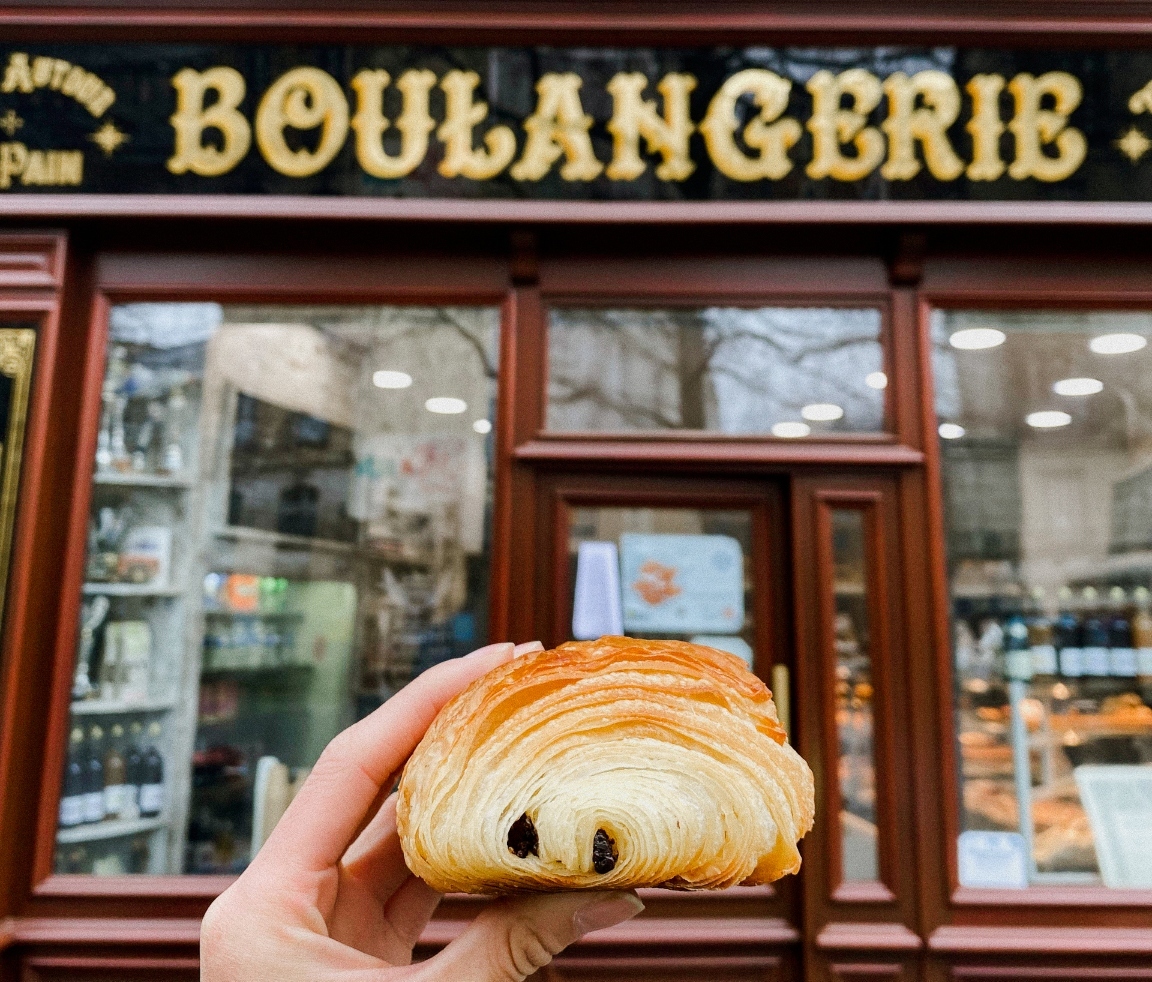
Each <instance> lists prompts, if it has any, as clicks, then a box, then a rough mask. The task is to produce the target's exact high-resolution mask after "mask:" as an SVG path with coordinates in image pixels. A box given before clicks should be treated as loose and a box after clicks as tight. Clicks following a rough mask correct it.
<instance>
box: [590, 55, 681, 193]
mask: <svg viewBox="0 0 1152 982" xmlns="http://www.w3.org/2000/svg"><path fill="white" fill-rule="evenodd" d="M647 86H648V79H647V78H646V77H645V76H644V75H642V74H641V73H640V72H619V73H617V74H616V75H614V76H613V77H612V79H611V81H609V83H608V86H607V88H608V92H609V93H610V94H611V96H612V119H611V120H609V122H608V132H609V133H611V134H612V140H613V144H612V162H611V163H610V164H609V165H608V169H607V171H605V173H606V174H607V175H608V177H610V178H611V179H612V180H614V181H631V180H634V179H635V178H637V177H639V176H640V175H641V174H643V173H644V170H645V166H646V165H645V163H644V161H643V160H641V159H640V138H641V137H643V138H644V140H645V142H646V143H647V145H648V152H649V153H658V154H660V156H661V157H663V158H664V159H663V161H662V162H661V163H660V164H658V165H657V166H656V176H657V177H658V178H660V180H662V181H683V180H684V179H685V178H686V177H688V175H689V174H691V173H692V171H694V170H695V169H696V165H695V164H693V163H692V160H691V158H690V157H689V156H688V139H689V137H691V136H692V130H693V129H694V127H693V126H692V117H691V116H690V115H689V109H688V96H689V94H690V93H691V92H692V90H693V89H694V88H696V79H695V78H693V77H692V76H691V75H678V74H676V73H674V72H673V73H669V74H668V75H665V76H664V78H662V79H661V80H660V84H659V85H658V86H656V88H657V90H658V91H659V93H660V95H661V96H663V97H664V115H663V116H661V115H660V114H659V113H658V112H657V111H656V104H655V103H654V102H649V101H648V100H647V99H645V98H644V89H645V88H647Z"/></svg>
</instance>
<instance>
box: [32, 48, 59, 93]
mask: <svg viewBox="0 0 1152 982" xmlns="http://www.w3.org/2000/svg"><path fill="white" fill-rule="evenodd" d="M55 67H56V59H55V58H48V57H46V56H44V55H41V56H40V57H38V58H33V59H32V81H33V82H34V83H35V84H36V88H38V89H42V88H44V87H45V86H46V85H47V84H48V83H49V82H51V81H52V71H53V69H54V68H55Z"/></svg>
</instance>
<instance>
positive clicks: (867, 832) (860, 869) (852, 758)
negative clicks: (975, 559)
mask: <svg viewBox="0 0 1152 982" xmlns="http://www.w3.org/2000/svg"><path fill="white" fill-rule="evenodd" d="M830 519H831V533H832V567H833V570H834V571H835V581H834V583H833V600H834V604H835V606H834V611H833V618H834V620H833V630H832V632H831V637H832V643H833V648H834V656H835V658H834V664H835V671H836V679H835V683H834V684H835V691H836V733H837V738H838V739H837V745H838V750H839V761H838V769H837V773H838V775H839V783H840V864H841V869H840V878H841V880H842V881H844V882H846V883H857V882H871V881H874V880H878V879H879V878H880V849H879V843H878V836H877V828H876V763H875V752H874V749H873V726H872V724H873V714H872V691H873V690H872V654H871V624H870V621H869V615H868V604H869V597H868V580H867V577H866V575H865V570H866V569H867V565H866V557H865V513H864V512H863V511H862V510H861V509H859V508H834V509H831V514H830Z"/></svg>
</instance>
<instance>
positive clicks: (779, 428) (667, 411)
mask: <svg viewBox="0 0 1152 982" xmlns="http://www.w3.org/2000/svg"><path fill="white" fill-rule="evenodd" d="M883 368H884V358H883V352H882V350H881V345H880V312H879V311H878V310H849V309H832V308H814V307H765V308H759V309H744V308H738V307H705V308H665V309H649V310H643V309H592V308H579V309H577V308H555V309H553V310H552V311H551V313H550V315H549V328H548V372H549V374H548V428H549V429H551V430H567V431H613V430H616V431H619V430H669V429H690V430H711V431H715V432H719V433H732V434H739V433H765V434H766V433H774V434H775V435H778V436H793V437H794V436H807V435H809V434H811V435H813V436H822V435H828V434H835V433H842V432H870V431H878V430H882V429H883V428H884V388H885V386H886V385H887V377H886V376H885V375H884V372H883Z"/></svg>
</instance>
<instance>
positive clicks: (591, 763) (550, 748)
mask: <svg viewBox="0 0 1152 982" xmlns="http://www.w3.org/2000/svg"><path fill="white" fill-rule="evenodd" d="M813 808H814V803H813V782H812V772H811V771H810V770H809V769H808V765H807V764H805V763H804V761H803V760H802V759H801V757H800V755H799V754H797V753H796V751H795V750H793V749H792V748H791V747H790V746H789V745H788V743H787V740H786V738H785V734H784V729H783V728H782V727H781V725H780V722H779V720H778V718H777V716H776V708H775V706H774V705H773V704H772V694H771V693H770V692H769V691H768V689H767V688H765V686H764V683H763V682H761V681H760V679H758V678H757V677H756V676H755V675H753V674H752V673H751V672H750V671H748V669H747V668H746V667H745V666H744V663H743V662H742V661H741V660H740V659H739V658H736V657H734V656H733V655H729V654H726V653H725V652H722V651H717V650H716V649H714V648H706V647H703V646H701V645H695V644H687V643H685V642H682V641H640V640H634V639H632V638H614V637H606V638H601V639H600V640H599V641H586V642H573V643H570V644H565V645H561V646H560V647H559V648H556V649H555V650H553V651H539V652H534V653H532V654H528V655H523V656H521V657H519V658H516V659H514V660H513V661H511V662H508V663H507V664H504V665H502V666H500V667H499V668H496V669H494V670H493V671H491V672H489V673H488V674H487V675H485V676H484V677H483V678H481V679H478V680H477V681H476V682H474V683H473V684H472V685H471V686H470V687H469V688H468V689H466V690H465V691H464V692H462V693H461V694H460V695H458V696H457V697H456V698H455V699H453V700H452V701H451V702H449V703H448V704H447V705H446V706H445V707H444V708H443V710H441V712H440V714H439V715H438V716H437V717H436V719H435V721H434V722H433V723H432V726H431V727H430V728H429V729H428V732H427V733H426V734H425V736H424V739H423V740H422V741H421V742H420V745H419V746H418V747H417V748H416V751H415V753H414V754H413V755H412V757H411V759H410V760H409V761H408V764H407V766H406V767H405V769H404V774H403V776H402V778H401V781H400V788H399V796H398V801H397V820H398V826H399V832H400V841H401V844H402V846H403V849H404V857H405V859H406V861H407V863H408V868H409V869H411V870H412V872H413V873H415V874H416V875H417V876H419V877H420V878H421V879H423V880H424V881H425V882H427V883H428V884H429V885H430V886H432V887H433V888H434V889H436V890H439V891H441V892H445V893H447V892H462V893H491V894H500V893H516V892H522V891H533V890H565V889H583V888H595V889H628V888H632V887H646V886H662V887H671V888H675V889H681V890H708V889H720V888H722V887H729V886H734V885H736V884H738V883H744V884H748V885H751V884H758V883H769V882H771V881H772V880H775V879H778V878H779V877H781V876H783V875H785V874H786V873H794V872H795V871H796V870H797V869H799V868H800V853H799V851H798V850H797V848H796V845H797V842H798V840H799V839H800V838H801V837H802V836H803V835H804V834H805V833H806V832H807V831H808V829H809V828H811V826H812V818H813Z"/></svg>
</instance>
